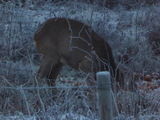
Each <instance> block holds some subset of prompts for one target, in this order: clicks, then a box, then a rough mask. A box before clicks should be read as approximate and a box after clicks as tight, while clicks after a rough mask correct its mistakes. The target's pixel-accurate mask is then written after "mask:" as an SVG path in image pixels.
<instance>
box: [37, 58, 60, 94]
mask: <svg viewBox="0 0 160 120" xmlns="http://www.w3.org/2000/svg"><path fill="white" fill-rule="evenodd" d="M62 66H63V65H62V64H61V63H60V62H59V58H58V57H57V56H54V57H51V56H43V58H42V61H41V65H40V68H39V70H38V76H39V78H40V79H41V78H45V79H46V80H47V83H48V85H49V86H56V83H55V82H56V78H57V76H58V74H59V72H60V70H61V68H62ZM52 91H53V94H56V93H57V90H56V89H53V90H52Z"/></svg>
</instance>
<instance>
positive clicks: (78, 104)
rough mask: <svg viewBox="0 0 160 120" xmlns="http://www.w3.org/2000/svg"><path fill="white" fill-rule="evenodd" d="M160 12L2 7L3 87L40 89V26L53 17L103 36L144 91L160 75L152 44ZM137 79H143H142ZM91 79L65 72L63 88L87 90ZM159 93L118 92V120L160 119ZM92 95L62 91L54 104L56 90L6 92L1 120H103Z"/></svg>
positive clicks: (127, 78)
mask: <svg viewBox="0 0 160 120" xmlns="http://www.w3.org/2000/svg"><path fill="white" fill-rule="evenodd" d="M159 11H160V6H159V5H154V6H151V7H143V8H140V9H134V10H130V11H126V10H123V9H119V10H117V9H115V10H114V11H111V10H108V9H106V8H99V7H98V6H92V5H87V4H78V3H74V4H71V3H70V4H65V5H63V6H62V5H59V6H58V5H52V6H51V5H48V4H44V5H40V6H39V7H37V6H34V5H31V6H29V7H26V8H20V7H15V5H14V4H10V3H7V4H5V5H2V4H0V16H2V17H1V18H0V21H1V22H0V36H1V37H0V86H3V87H4V86H9V87H17V86H18V87H34V86H35V85H36V78H35V75H36V71H37V69H38V66H39V61H40V55H39V54H38V53H37V51H36V48H35V45H34V41H33V34H34V32H35V31H36V29H37V27H38V26H39V25H40V24H41V23H42V22H43V21H45V20H47V19H49V18H53V17H68V18H74V19H77V20H80V21H83V22H85V23H86V24H88V25H90V26H92V27H93V29H94V30H95V31H96V32H97V33H98V34H99V35H101V36H102V37H103V38H104V39H106V40H108V42H109V44H110V45H111V46H112V49H113V53H114V56H115V60H116V62H117V65H118V67H119V68H120V69H121V70H122V71H123V72H124V73H125V81H126V82H128V81H132V80H135V81H136V82H137V83H138V84H139V86H142V87H143V84H142V83H144V81H143V79H144V76H145V75H148V74H149V75H152V73H159V74H160V67H159V66H160V58H159V56H158V55H157V54H156V55H155V53H154V51H153V50H152V46H151V44H150V42H149V40H152V39H149V37H148V36H149V34H150V33H152V32H155V33H156V32H157V31H156V30H158V28H160V19H159V17H157V16H159V14H160V12H159ZM153 38H154V37H153ZM159 40H160V39H159ZM157 44H158V43H157ZM137 74H141V75H140V76H138V77H137ZM142 76H143V77H142ZM85 78H86V75H84V74H82V73H79V72H77V71H74V70H72V69H71V68H68V67H65V68H64V69H63V70H62V71H61V74H60V75H59V77H58V80H57V84H58V85H59V86H60V85H67V86H74V85H77V84H79V81H81V84H82V85H85V83H84V82H85ZM158 79H159V78H158ZM158 79H157V80H156V79H154V78H152V79H151V82H156V84H158V83H157V81H158ZM38 83H39V84H40V86H47V84H46V81H45V80H44V81H38ZM145 85H146V83H145ZM145 85H144V87H145ZM159 93H160V90H159V88H157V89H149V88H145V89H142V88H141V89H140V90H139V93H137V94H134V93H131V92H124V91H119V92H118V93H115V95H114V97H115V111H114V115H115V116H118V117H115V120H121V119H128V120H132V119H134V118H137V119H144V120H159V119H160V114H159V113H160V96H159ZM87 94H88V93H87V92H86V90H85V89H71V88H70V89H59V95H58V96H57V97H56V100H53V99H52V98H53V97H55V96H54V95H53V94H52V92H51V90H50V89H42V90H24V89H18V90H17V89H4V88H2V89H1V88H0V101H1V102H0V118H2V119H4V120H5V119H6V120H7V119H9V118H8V117H7V116H15V115H17V116H20V117H19V118H17V119H24V118H26V119H27V117H31V116H39V118H38V119H53V117H54V118H55V119H56V120H62V119H63V118H62V117H64V116H62V115H66V116H65V117H66V118H67V119H70V120H71V119H73V120H78V119H81V117H82V116H85V117H87V118H84V119H86V120H89V119H91V120H93V119H97V116H98V111H97V107H96V106H94V107H93V106H92V107H91V106H90V105H89V101H88V98H87ZM73 114H74V115H76V117H77V118H76V117H75V116H74V115H73ZM25 115H27V117H26V116H25ZM47 116H52V118H49V117H47ZM66 118H64V119H66ZM13 119H14V118H13ZM30 119H35V118H33V117H32V118H30Z"/></svg>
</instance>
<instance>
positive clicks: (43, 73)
mask: <svg viewBox="0 0 160 120" xmlns="http://www.w3.org/2000/svg"><path fill="white" fill-rule="evenodd" d="M34 40H35V43H36V47H37V49H38V52H40V53H41V54H42V55H43V57H42V61H41V65H40V68H39V70H38V75H39V77H40V78H47V80H48V81H47V82H48V84H49V86H55V80H56V78H57V76H58V74H59V72H60V70H61V68H62V66H63V65H68V66H71V67H72V68H74V69H76V70H80V71H83V72H86V73H93V75H94V76H95V73H96V72H98V71H106V70H107V71H110V73H111V76H112V78H113V79H112V82H113V81H114V79H115V80H116V82H117V83H119V85H120V86H121V87H123V85H124V80H123V79H121V77H122V76H121V75H122V74H121V73H120V72H119V70H118V69H117V67H116V65H115V62H114V58H113V55H112V50H111V47H110V46H109V45H108V43H107V42H106V41H105V40H103V39H102V38H101V37H100V36H99V35H97V34H96V33H95V32H94V31H93V29H91V28H90V27H89V26H87V25H86V24H84V23H82V22H79V21H76V20H73V19H67V18H53V19H49V20H47V21H46V22H44V23H43V24H42V25H41V26H40V27H39V29H38V30H37V32H36V33H35V35H34ZM87 81H88V80H87ZM113 83H115V82H113ZM88 84H89V85H94V82H89V81H88Z"/></svg>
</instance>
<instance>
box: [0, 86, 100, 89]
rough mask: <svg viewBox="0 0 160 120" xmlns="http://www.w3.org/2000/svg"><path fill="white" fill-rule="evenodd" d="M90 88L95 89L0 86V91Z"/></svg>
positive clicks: (76, 87)
mask: <svg viewBox="0 0 160 120" xmlns="http://www.w3.org/2000/svg"><path fill="white" fill-rule="evenodd" d="M91 88H97V86H52V87H50V86H43V87H23V86H18V87H5V86H0V90H3V89H9V90H22V89H23V90H35V89H38V90H41V89H91Z"/></svg>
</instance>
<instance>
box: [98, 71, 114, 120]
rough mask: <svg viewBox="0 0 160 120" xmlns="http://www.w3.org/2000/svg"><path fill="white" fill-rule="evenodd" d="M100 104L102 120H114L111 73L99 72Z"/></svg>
mask: <svg viewBox="0 0 160 120" xmlns="http://www.w3.org/2000/svg"><path fill="white" fill-rule="evenodd" d="M96 77H97V82H98V102H99V115H100V120H112V119H113V98H112V91H111V80H110V73H109V72H106V71H105V72H98V73H97V74H96Z"/></svg>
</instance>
